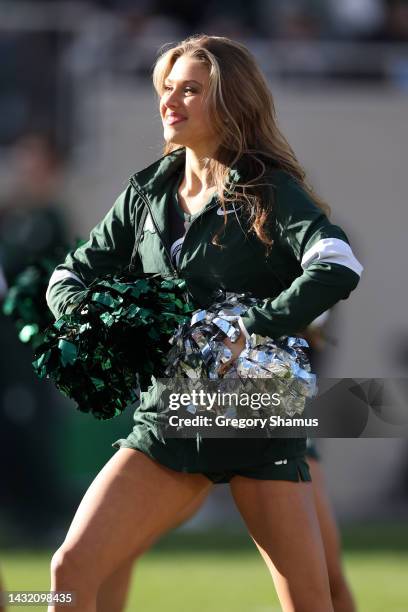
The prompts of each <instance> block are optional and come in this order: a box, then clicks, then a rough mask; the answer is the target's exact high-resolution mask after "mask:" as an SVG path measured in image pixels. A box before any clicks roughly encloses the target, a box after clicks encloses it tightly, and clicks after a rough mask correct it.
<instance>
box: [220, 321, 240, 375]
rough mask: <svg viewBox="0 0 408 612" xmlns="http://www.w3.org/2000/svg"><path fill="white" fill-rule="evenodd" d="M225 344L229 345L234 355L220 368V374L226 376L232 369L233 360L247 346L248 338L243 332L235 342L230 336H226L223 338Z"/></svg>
mask: <svg viewBox="0 0 408 612" xmlns="http://www.w3.org/2000/svg"><path fill="white" fill-rule="evenodd" d="M223 342H224V344H225V346H227V347H228V348H229V349H230V351H231V353H232V357H231V359H229V360H228V361H227V362H226V363H224V364H222V365H221V366H220V367H219V369H218V374H219V375H220V376H224V374H225V373H226V372H228V370H229V369H230V367H231V365H232V364H233V362H234V361H235V360H236V359H237V358H238V357H239V356H240V354H241V353H242V351H243V350H244V348H245V346H246V340H245V336H244V334H243V333H242V332H241V333H240V334H239V336H238V338H237V340H236V341H235V342H231V340H230V339H229V338H225V339H224V340H223Z"/></svg>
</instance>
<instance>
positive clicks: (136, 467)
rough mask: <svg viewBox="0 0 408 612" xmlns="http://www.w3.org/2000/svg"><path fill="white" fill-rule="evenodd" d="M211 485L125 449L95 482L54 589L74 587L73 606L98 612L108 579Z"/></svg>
mask: <svg viewBox="0 0 408 612" xmlns="http://www.w3.org/2000/svg"><path fill="white" fill-rule="evenodd" d="M211 486H212V485H211V482H210V481H209V480H208V479H207V478H206V477H205V476H202V475H201V474H183V473H180V472H175V471H174V470H170V469H168V468H166V467H164V466H162V465H160V464H158V463H156V462H155V461H152V460H151V459H149V458H148V457H147V456H146V455H144V454H143V453H141V452H139V451H136V450H133V449H128V448H122V449H120V450H119V451H118V452H117V453H116V454H115V455H114V456H113V457H112V458H111V459H110V460H109V461H108V463H107V464H106V465H105V466H104V468H103V469H102V470H101V472H100V473H99V474H98V476H97V477H96V478H95V480H94V481H93V483H92V484H91V486H90V487H89V489H88V491H87V492H86V494H85V496H84V498H83V500H82V502H81V504H80V506H79V508H78V510H77V512H76V514H75V517H74V519H73V521H72V524H71V526H70V528H69V531H68V534H67V537H66V539H65V541H64V543H63V544H62V546H61V547H60V548H59V550H58V551H57V552H56V553H55V555H54V557H53V560H52V563H51V590H55V591H73V592H75V595H76V602H77V603H76V605H75V606H73V607H71V610H76V611H78V612H79V611H80V612H95V611H96V598H97V592H98V590H99V588H100V586H101V584H102V583H103V582H104V580H106V579H107V578H108V576H111V575H112V574H113V573H114V571H115V570H116V569H117V568H119V567H120V566H122V565H123V564H124V563H125V562H126V561H129V559H131V558H133V557H136V556H138V554H140V553H141V552H142V551H143V550H144V549H145V547H146V543H147V542H148V541H149V539H150V540H153V539H155V538H157V537H159V536H160V535H161V534H163V533H165V532H166V531H167V530H168V529H170V528H171V526H172V525H174V523H175V521H177V517H179V516H180V514H181V513H182V511H183V509H184V508H185V507H186V505H187V504H189V503H191V502H192V501H193V500H194V499H195V498H197V496H199V495H200V494H202V493H203V492H204V491H207V490H209V489H210V488H211ZM59 609H62V607H61V606H51V607H50V608H49V612H54V611H55V610H59Z"/></svg>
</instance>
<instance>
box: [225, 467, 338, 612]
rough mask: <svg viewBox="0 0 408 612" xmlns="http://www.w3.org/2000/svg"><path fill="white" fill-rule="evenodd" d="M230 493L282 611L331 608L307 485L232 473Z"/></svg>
mask: <svg viewBox="0 0 408 612" xmlns="http://www.w3.org/2000/svg"><path fill="white" fill-rule="evenodd" d="M231 491H232V494H233V497H234V500H235V503H236V504H237V507H238V509H239V511H240V513H241V515H242V517H243V519H244V521H245V523H246V525H247V527H248V530H249V533H250V534H251V536H252V538H253V540H254V542H255V544H256V545H257V547H258V549H259V551H260V553H261V555H262V557H263V558H264V560H265V562H266V564H267V566H268V568H269V570H270V572H271V574H272V577H273V580H274V583H275V588H276V590H277V593H278V597H279V600H280V602H281V605H282V609H283V612H333V607H332V604H331V599H330V588H329V579H328V575H327V567H326V563H325V558H324V550H323V545H322V541H321V536H320V531H319V525H318V521H317V516H316V511H315V507H314V502H313V492H312V486H311V484H310V483H305V482H287V481H283V480H282V481H279V480H256V479H253V478H244V477H242V476H235V477H234V478H232V480H231Z"/></svg>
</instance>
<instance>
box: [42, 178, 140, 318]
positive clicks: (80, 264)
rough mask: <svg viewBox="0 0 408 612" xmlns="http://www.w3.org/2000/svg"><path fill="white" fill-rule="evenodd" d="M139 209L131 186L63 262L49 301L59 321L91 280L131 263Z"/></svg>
mask: <svg viewBox="0 0 408 612" xmlns="http://www.w3.org/2000/svg"><path fill="white" fill-rule="evenodd" d="M138 206H140V200H139V198H137V197H135V193H134V190H133V189H132V187H131V186H130V185H129V186H128V188H127V189H125V191H123V193H122V194H121V195H120V196H119V197H118V199H117V200H116V202H115V204H114V205H113V206H112V208H111V209H110V211H109V212H108V213H107V215H106V216H105V218H104V219H103V220H102V221H101V222H100V223H98V225H96V226H95V227H94V228H93V230H92V231H91V233H90V236H89V239H88V241H87V242H86V243H85V244H83V245H82V246H80V247H78V248H77V249H76V250H73V251H71V252H70V253H68V255H67V257H66V259H65V261H64V263H62V264H60V265H59V266H57V267H56V268H55V270H54V272H53V274H52V276H51V278H50V281H49V284H48V289H47V293H46V300H47V304H48V306H49V308H50V310H51V311H52V313H53V315H54V316H55V318H56V319H58V318H59V317H61V316H62V315H63V314H69V313H71V312H73V311H74V310H75V308H76V307H77V306H78V304H79V303H80V302H81V300H82V299H83V297H84V296H85V293H86V289H87V286H88V285H89V283H90V282H91V281H92V280H94V279H95V278H97V277H100V276H103V275H104V274H108V273H112V272H116V271H119V270H120V269H123V268H125V267H126V266H127V265H128V264H129V263H130V259H131V256H132V251H133V246H134V241H135V226H134V218H135V214H136V210H135V209H136V208H137V207H138ZM139 265H141V264H140V261H139Z"/></svg>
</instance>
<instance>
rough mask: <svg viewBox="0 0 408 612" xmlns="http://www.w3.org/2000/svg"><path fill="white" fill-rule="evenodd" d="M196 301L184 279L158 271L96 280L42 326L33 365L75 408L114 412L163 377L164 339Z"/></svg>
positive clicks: (104, 413) (103, 416)
mask: <svg viewBox="0 0 408 612" xmlns="http://www.w3.org/2000/svg"><path fill="white" fill-rule="evenodd" d="M193 310H194V307H193V304H191V303H190V302H189V301H188V300H187V299H186V292H185V282H184V281H180V280H178V279H177V280H168V279H163V278H161V277H160V276H159V275H157V274H154V275H148V274H145V275H143V276H142V277H117V276H115V275H109V276H107V277H104V278H103V279H96V280H95V281H93V282H92V283H91V285H90V286H89V288H88V291H87V294H86V297H85V299H84V300H83V301H82V302H81V304H80V308H77V309H76V310H75V311H74V312H73V313H72V314H70V315H64V316H63V317H61V319H59V320H58V321H57V322H56V323H54V324H53V325H50V326H49V327H48V328H47V329H46V330H45V332H44V338H43V342H42V343H41V345H40V346H39V347H38V348H37V351H36V355H35V356H36V360H35V361H34V362H33V366H34V369H35V371H36V373H37V375H38V376H39V377H40V378H45V377H51V378H52V380H53V381H54V382H55V384H56V386H57V387H58V388H59V389H60V391H61V392H62V393H64V394H65V395H67V396H69V397H71V398H73V399H74V400H75V401H76V403H77V405H78V409H79V410H81V411H83V412H91V413H92V414H93V415H94V416H95V417H96V418H100V419H109V418H112V417H114V416H116V415H118V414H120V413H121V412H123V410H124V409H125V408H126V406H127V405H129V404H131V403H133V402H135V401H136V400H137V399H138V397H139V393H140V389H142V390H144V389H147V388H148V386H149V385H150V384H151V376H152V375H153V374H154V375H155V376H160V375H164V370H165V368H166V365H167V364H166V359H165V356H166V354H167V352H168V350H169V349H170V345H169V340H170V338H171V336H172V335H173V334H174V332H175V330H176V328H177V326H178V325H179V324H180V323H185V322H187V321H188V320H189V318H190V315H191V313H192V312H193Z"/></svg>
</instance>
